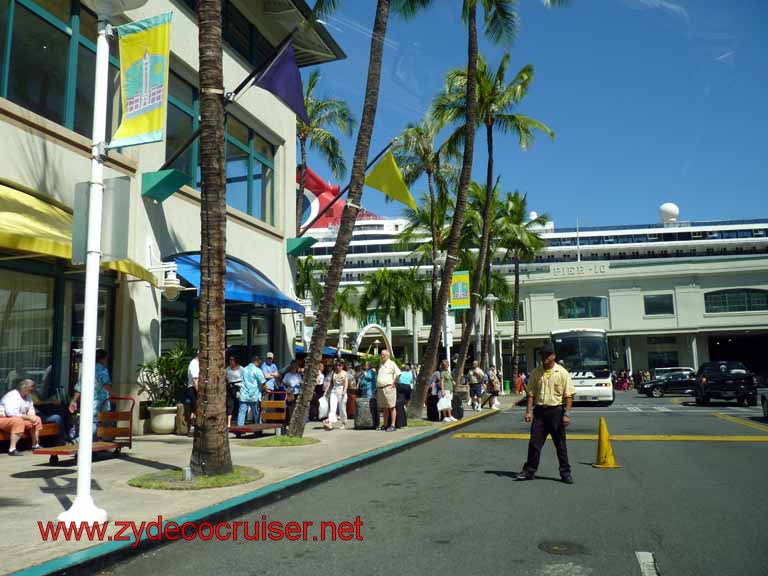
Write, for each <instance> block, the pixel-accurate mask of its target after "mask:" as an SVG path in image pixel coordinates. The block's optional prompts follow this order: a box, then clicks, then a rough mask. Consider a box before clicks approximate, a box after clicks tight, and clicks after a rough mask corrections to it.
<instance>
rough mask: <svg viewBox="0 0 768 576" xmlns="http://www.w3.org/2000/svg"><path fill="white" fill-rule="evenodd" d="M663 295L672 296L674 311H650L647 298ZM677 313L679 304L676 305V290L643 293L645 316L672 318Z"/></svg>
mask: <svg viewBox="0 0 768 576" xmlns="http://www.w3.org/2000/svg"><path fill="white" fill-rule="evenodd" d="M661 296H668V297H669V298H670V301H671V303H672V312H660V313H651V312H648V301H647V298H658V297H661ZM676 314H677V306H676V305H675V294H674V292H658V293H649V294H643V316H644V317H646V318H670V317H673V316H675V315H676Z"/></svg>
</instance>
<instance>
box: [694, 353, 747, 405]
mask: <svg viewBox="0 0 768 576" xmlns="http://www.w3.org/2000/svg"><path fill="white" fill-rule="evenodd" d="M757 385H758V383H757V377H756V376H755V375H754V374H752V373H751V372H750V371H749V370H747V368H746V366H744V364H742V363H741V362H734V361H730V360H729V361H718V362H707V363H706V364H702V365H701V367H700V368H699V371H698V372H697V373H696V389H695V391H694V395H695V396H696V404H698V405H705V406H706V405H707V404H709V401H710V399H712V398H719V399H721V400H736V402H737V403H738V404H744V405H745V406H746V405H748V406H757Z"/></svg>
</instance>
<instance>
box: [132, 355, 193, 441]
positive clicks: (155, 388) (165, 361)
mask: <svg viewBox="0 0 768 576" xmlns="http://www.w3.org/2000/svg"><path fill="white" fill-rule="evenodd" d="M192 356H193V354H192V351H191V350H189V349H188V348H187V347H186V346H183V345H179V346H176V347H175V348H173V349H171V350H169V351H168V352H165V353H164V354H162V355H161V356H160V358H157V359H156V360H151V361H150V362H145V363H143V364H140V365H139V378H138V383H139V392H140V393H142V394H146V395H147V398H148V399H149V401H150V406H149V414H150V422H149V425H150V428H151V429H152V432H154V433H155V434H171V433H172V432H173V431H174V429H175V428H176V426H175V424H176V404H177V403H178V402H179V401H180V400H181V399H182V398H183V394H184V388H185V387H186V385H187V369H188V367H189V362H190V361H191V360H192Z"/></svg>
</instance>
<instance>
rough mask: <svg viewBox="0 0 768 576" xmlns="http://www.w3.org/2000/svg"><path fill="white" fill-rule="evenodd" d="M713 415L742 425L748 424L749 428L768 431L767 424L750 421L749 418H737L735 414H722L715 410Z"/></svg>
mask: <svg viewBox="0 0 768 576" xmlns="http://www.w3.org/2000/svg"><path fill="white" fill-rule="evenodd" d="M713 416H717V417H718V418H722V419H723V420H727V421H728V422H733V423H734V424H741V425H742V426H746V427H747V428H752V429H753V430H760V431H761V432H768V426H766V425H765V424H758V423H757V422H750V421H749V420H744V419H743V418H737V417H735V416H728V415H727V414H721V413H720V412H715V413H714V414H713Z"/></svg>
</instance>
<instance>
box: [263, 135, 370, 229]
mask: <svg viewBox="0 0 768 576" xmlns="http://www.w3.org/2000/svg"><path fill="white" fill-rule="evenodd" d="M253 151H254V152H256V154H258V155H259V156H261V157H263V158H265V159H267V160H269V161H270V162H272V161H273V160H274V159H275V147H274V146H272V144H270V143H269V142H267V141H266V140H264V138H262V137H261V136H259V135H258V134H254V135H253ZM381 228H382V230H383V229H384V227H383V226H382V227H381Z"/></svg>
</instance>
